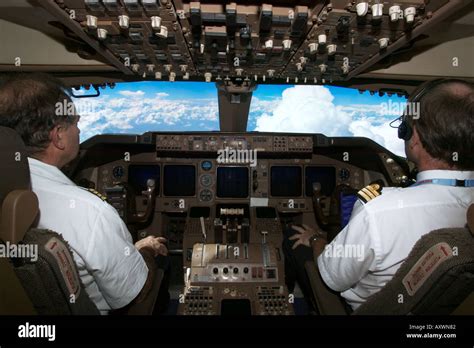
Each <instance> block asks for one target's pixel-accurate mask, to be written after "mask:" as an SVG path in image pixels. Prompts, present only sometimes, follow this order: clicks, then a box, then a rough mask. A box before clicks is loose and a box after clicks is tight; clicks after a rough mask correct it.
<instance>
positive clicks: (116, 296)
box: [0, 74, 168, 314]
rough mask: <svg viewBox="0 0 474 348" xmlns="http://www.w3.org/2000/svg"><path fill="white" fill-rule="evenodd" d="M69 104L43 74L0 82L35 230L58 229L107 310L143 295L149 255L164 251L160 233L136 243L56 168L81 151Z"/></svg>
mask: <svg viewBox="0 0 474 348" xmlns="http://www.w3.org/2000/svg"><path fill="white" fill-rule="evenodd" d="M64 106H66V107H64ZM70 106H72V107H70ZM75 110H76V109H75V108H74V105H73V104H72V101H71V98H70V97H69V95H68V92H67V89H66V88H65V87H64V86H63V85H62V84H61V82H60V81H58V80H56V79H54V78H52V77H50V76H48V75H45V74H31V75H28V74H24V75H19V76H16V77H13V78H9V79H7V80H6V81H4V82H3V83H1V84H0V126H4V127H10V128H13V129H15V130H16V131H17V132H18V133H19V135H20V136H21V138H22V139H23V141H24V143H25V145H26V148H27V152H28V161H29V167H30V172H31V184H32V189H33V191H34V192H35V194H36V195H37V196H38V200H39V210H40V216H39V221H38V228H42V229H50V230H52V231H55V232H58V233H60V234H62V236H63V237H64V239H65V240H66V241H67V242H68V243H69V245H70V247H71V249H72V253H73V256H74V260H75V262H76V265H77V267H78V271H79V275H80V277H81V280H82V282H83V284H84V286H85V289H86V292H87V294H88V295H89V297H90V298H91V300H92V301H93V302H94V303H95V305H96V306H97V308H98V309H99V311H100V312H101V314H109V312H110V311H111V310H114V309H120V308H122V309H123V308H124V307H126V306H129V307H130V306H133V305H134V304H137V303H140V302H142V301H144V300H145V299H146V298H147V296H148V294H149V293H150V290H151V287H152V284H153V279H154V274H155V273H156V263H155V258H157V257H158V256H159V255H162V258H163V257H164V256H166V255H167V252H168V251H167V248H166V246H165V244H164V243H165V242H166V240H165V239H164V238H160V237H156V238H155V237H152V236H149V237H147V238H144V239H142V240H140V241H138V242H137V243H136V244H135V245H134V244H133V241H132V237H131V235H130V233H129V231H128V229H127V227H126V225H125V224H124V222H123V221H122V219H121V218H120V217H119V215H118V213H117V211H116V210H115V209H114V208H113V207H112V206H110V205H109V204H108V203H106V202H105V201H104V200H103V199H101V198H100V197H98V196H97V195H95V194H93V193H91V192H89V191H87V190H86V189H83V188H81V187H79V186H76V185H75V184H74V183H73V182H72V181H71V180H70V179H69V178H68V177H66V176H65V175H64V174H63V173H62V172H61V168H62V167H63V166H64V165H66V164H67V163H69V162H70V161H72V160H73V159H74V158H75V157H76V156H77V154H78V151H79V132H80V131H79V128H78V126H77V123H78V121H79V116H78V115H76V111H75ZM129 307H127V308H129Z"/></svg>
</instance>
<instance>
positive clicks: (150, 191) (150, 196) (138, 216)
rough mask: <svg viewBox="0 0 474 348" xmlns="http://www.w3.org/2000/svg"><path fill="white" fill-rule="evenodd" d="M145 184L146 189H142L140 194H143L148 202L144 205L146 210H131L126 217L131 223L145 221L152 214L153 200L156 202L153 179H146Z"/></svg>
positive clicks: (153, 208)
mask: <svg viewBox="0 0 474 348" xmlns="http://www.w3.org/2000/svg"><path fill="white" fill-rule="evenodd" d="M146 186H147V189H146V190H145V191H142V195H144V196H145V197H146V198H147V202H148V204H147V206H146V210H145V212H144V213H137V212H131V213H130V215H129V217H128V222H129V223H133V224H141V223H145V222H147V221H148V220H149V219H150V218H151V216H152V215H153V212H154V210H155V202H156V195H155V188H156V186H155V180H153V179H148V180H147V182H146Z"/></svg>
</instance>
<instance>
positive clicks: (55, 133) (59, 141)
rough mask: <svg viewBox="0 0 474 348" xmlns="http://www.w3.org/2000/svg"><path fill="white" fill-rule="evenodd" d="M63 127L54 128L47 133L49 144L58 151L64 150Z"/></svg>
mask: <svg viewBox="0 0 474 348" xmlns="http://www.w3.org/2000/svg"><path fill="white" fill-rule="evenodd" d="M63 130H64V129H63V127H61V126H55V127H54V128H53V129H52V130H51V132H49V137H50V139H51V143H52V144H53V146H54V147H55V148H57V149H59V150H64V148H65V147H66V146H65V143H64V133H63Z"/></svg>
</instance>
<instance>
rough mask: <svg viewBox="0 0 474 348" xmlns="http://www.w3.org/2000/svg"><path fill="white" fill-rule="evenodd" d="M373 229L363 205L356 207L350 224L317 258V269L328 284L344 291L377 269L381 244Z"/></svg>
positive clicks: (334, 288)
mask: <svg viewBox="0 0 474 348" xmlns="http://www.w3.org/2000/svg"><path fill="white" fill-rule="evenodd" d="M374 229H375V226H374V222H373V219H372V217H371V216H370V214H369V213H368V212H367V210H366V209H365V208H364V205H363V204H359V205H358V206H356V207H355V208H354V212H353V214H352V217H351V219H350V221H349V223H348V224H347V226H346V227H345V228H344V229H343V230H342V231H341V232H340V233H339V234H338V235H337V236H336V238H334V240H333V241H332V242H331V243H330V244H328V245H326V247H325V249H324V251H323V253H322V254H321V255H319V257H318V260H317V261H318V268H319V271H320V274H321V277H322V278H323V280H324V282H325V283H326V285H327V286H329V287H330V288H331V289H333V290H334V291H339V292H342V291H345V290H347V289H349V288H351V287H353V286H354V285H355V284H356V283H357V282H359V281H360V280H361V279H362V278H363V277H364V276H365V275H366V274H367V273H368V272H370V271H374V270H375V267H376V255H377V252H376V250H378V247H377V241H376V238H375V233H374Z"/></svg>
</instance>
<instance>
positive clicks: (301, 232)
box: [288, 224, 325, 249]
mask: <svg viewBox="0 0 474 348" xmlns="http://www.w3.org/2000/svg"><path fill="white" fill-rule="evenodd" d="M291 228H292V229H293V230H295V231H296V232H298V233H297V234H294V235H292V236H291V237H290V238H288V239H289V240H295V241H296V242H295V243H294V244H293V247H292V249H296V248H297V247H298V245H304V246H306V247H311V245H310V243H309V239H310V238H311V237H312V236H313V235H315V234H316V235H318V237H321V238H325V234H324V232H323V231H321V230H319V229H318V230H315V229H313V228H311V227H309V226H308V225H304V224H303V227H299V226H294V225H293V226H291Z"/></svg>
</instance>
